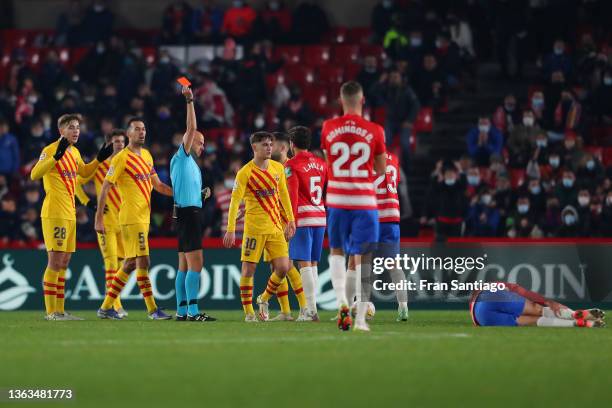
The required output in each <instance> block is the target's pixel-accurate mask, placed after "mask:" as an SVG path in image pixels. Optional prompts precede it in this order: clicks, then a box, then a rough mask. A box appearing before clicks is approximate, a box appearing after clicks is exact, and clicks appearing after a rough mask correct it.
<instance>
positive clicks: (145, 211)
mask: <svg viewBox="0 0 612 408" xmlns="http://www.w3.org/2000/svg"><path fill="white" fill-rule="evenodd" d="M154 177H157V174H156V172H155V168H154V167H153V157H152V156H151V153H149V151H148V150H147V149H141V150H140V155H138V154H136V153H134V152H132V151H131V150H130V149H128V148H127V147H126V148H125V149H123V150H122V151H121V152H119V153H117V155H116V156H115V157H113V159H112V160H111V163H110V166H109V169H108V171H107V173H106V178H105V179H106V180H108V181H109V182H110V183H111V184H114V185H116V186H117V188H118V189H119V196H120V197H121V198H122V199H123V201H122V202H121V211H120V212H119V224H120V225H129V224H149V223H150V222H151V191H152V190H153V182H152V179H153V178H154ZM107 201H111V205H112V200H111V195H110V193H109V196H108V198H107Z"/></svg>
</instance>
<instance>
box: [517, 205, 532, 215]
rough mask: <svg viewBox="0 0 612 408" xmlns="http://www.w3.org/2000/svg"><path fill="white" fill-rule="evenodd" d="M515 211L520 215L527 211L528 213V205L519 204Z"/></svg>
mask: <svg viewBox="0 0 612 408" xmlns="http://www.w3.org/2000/svg"><path fill="white" fill-rule="evenodd" d="M516 209H517V210H518V212H519V213H520V214H527V211H529V204H519V205H518V206H517V207H516Z"/></svg>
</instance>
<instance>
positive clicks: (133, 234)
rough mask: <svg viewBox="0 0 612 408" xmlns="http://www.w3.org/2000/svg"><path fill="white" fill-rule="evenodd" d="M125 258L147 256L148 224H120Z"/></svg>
mask: <svg viewBox="0 0 612 408" xmlns="http://www.w3.org/2000/svg"><path fill="white" fill-rule="evenodd" d="M121 235H123V249H124V250H125V259H131V258H136V257H137V256H149V224H128V225H122V226H121Z"/></svg>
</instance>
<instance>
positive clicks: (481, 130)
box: [478, 125, 491, 133]
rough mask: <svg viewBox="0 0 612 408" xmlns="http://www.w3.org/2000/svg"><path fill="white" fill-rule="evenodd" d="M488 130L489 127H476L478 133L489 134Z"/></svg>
mask: <svg viewBox="0 0 612 408" xmlns="http://www.w3.org/2000/svg"><path fill="white" fill-rule="evenodd" d="M490 129H491V126H490V125H478V131H480V132H481V133H489V130H490Z"/></svg>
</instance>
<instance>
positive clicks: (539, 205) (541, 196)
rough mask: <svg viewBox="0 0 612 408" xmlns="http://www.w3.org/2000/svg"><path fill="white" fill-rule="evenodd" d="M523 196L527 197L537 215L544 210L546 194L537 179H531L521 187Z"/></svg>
mask: <svg viewBox="0 0 612 408" xmlns="http://www.w3.org/2000/svg"><path fill="white" fill-rule="evenodd" d="M523 191H524V192H523V194H525V195H527V196H528V197H529V202H530V203H531V205H532V206H533V209H534V211H535V212H536V213H537V214H543V213H544V211H545V210H546V194H545V192H544V189H543V188H542V184H541V183H540V180H539V179H536V178H532V179H529V181H528V182H527V183H526V185H525V186H524V187H523Z"/></svg>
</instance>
